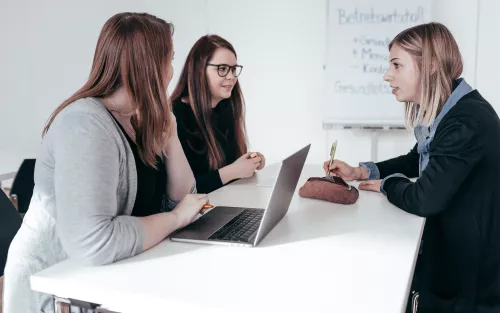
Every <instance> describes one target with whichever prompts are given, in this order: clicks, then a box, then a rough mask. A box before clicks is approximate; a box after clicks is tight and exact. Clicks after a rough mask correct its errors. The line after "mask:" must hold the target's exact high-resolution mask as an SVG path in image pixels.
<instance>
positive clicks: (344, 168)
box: [323, 160, 363, 181]
mask: <svg viewBox="0 0 500 313" xmlns="http://www.w3.org/2000/svg"><path fill="white" fill-rule="evenodd" d="M329 163H330V161H325V163H323V169H324V170H325V173H326V172H328V175H331V176H339V177H340V178H342V179H343V180H345V181H352V180H359V179H362V174H363V173H362V171H361V168H360V167H352V166H350V165H349V164H347V163H345V162H343V161H339V160H334V161H333V163H332V165H331V166H330V168H328V165H329Z"/></svg>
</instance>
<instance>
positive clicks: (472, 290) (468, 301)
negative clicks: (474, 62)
mask: <svg viewBox="0 0 500 313" xmlns="http://www.w3.org/2000/svg"><path fill="white" fill-rule="evenodd" d="M377 166H378V169H379V171H380V176H381V178H384V177H387V176H388V175H390V174H393V173H402V174H405V175H406V176H408V177H417V176H418V171H419V155H418V152H417V147H416V146H415V147H414V148H413V149H412V150H411V152H410V153H408V154H407V155H404V156H400V157H398V158H394V159H391V160H388V161H384V162H380V163H378V164H377ZM499 178H500V120H499V118H498V116H497V114H496V113H495V110H494V109H493V107H492V106H491V105H490V104H489V103H488V102H487V101H486V100H485V99H483V97H482V96H481V95H480V94H479V92H478V91H477V90H474V91H472V92H470V93H469V94H467V95H465V96H464V97H463V98H462V99H460V100H459V101H458V102H457V104H456V105H455V106H454V107H453V108H452V109H451V110H450V111H449V112H448V113H447V114H446V115H445V116H444V117H443V119H442V120H441V123H440V124H439V126H438V128H437V130H436V133H435V136H434V139H433V140H432V142H431V144H430V149H429V163H428V165H427V166H426V168H425V169H424V170H423V171H422V173H421V174H420V177H419V178H418V179H417V181H416V182H415V183H413V182H411V181H410V180H408V179H406V178H400V177H394V178H389V179H387V181H386V182H385V185H384V190H385V191H386V192H387V197H388V199H389V201H390V202H391V203H393V204H395V205H396V206H398V207H399V208H401V209H403V210H404V211H406V212H409V213H412V214H416V215H419V216H423V217H426V218H427V219H426V223H425V228H424V233H423V238H422V240H423V241H422V252H421V255H419V257H418V260H417V265H416V269H415V275H414V281H413V288H414V289H415V290H416V291H418V292H420V296H419V306H418V312H419V313H420V312H464V313H465V312H482V313H486V312H500V180H499Z"/></svg>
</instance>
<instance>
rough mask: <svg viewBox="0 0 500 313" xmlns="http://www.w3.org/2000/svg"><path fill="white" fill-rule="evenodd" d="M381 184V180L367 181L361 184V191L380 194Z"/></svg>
mask: <svg viewBox="0 0 500 313" xmlns="http://www.w3.org/2000/svg"><path fill="white" fill-rule="evenodd" d="M380 184H382V180H381V179H376V180H366V181H362V182H360V183H359V189H360V190H367V191H375V192H380Z"/></svg>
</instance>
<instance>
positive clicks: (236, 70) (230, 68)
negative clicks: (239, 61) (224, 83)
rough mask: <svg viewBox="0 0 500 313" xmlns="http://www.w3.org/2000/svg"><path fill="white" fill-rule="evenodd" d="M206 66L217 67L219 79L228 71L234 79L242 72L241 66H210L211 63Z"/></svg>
mask: <svg viewBox="0 0 500 313" xmlns="http://www.w3.org/2000/svg"><path fill="white" fill-rule="evenodd" d="M207 65H209V66H215V67H217V74H219V76H220V77H226V76H227V74H229V71H231V72H233V75H234V77H238V76H240V74H241V70H243V66H242V65H234V66H230V65H229V64H212V63H208V64H207Z"/></svg>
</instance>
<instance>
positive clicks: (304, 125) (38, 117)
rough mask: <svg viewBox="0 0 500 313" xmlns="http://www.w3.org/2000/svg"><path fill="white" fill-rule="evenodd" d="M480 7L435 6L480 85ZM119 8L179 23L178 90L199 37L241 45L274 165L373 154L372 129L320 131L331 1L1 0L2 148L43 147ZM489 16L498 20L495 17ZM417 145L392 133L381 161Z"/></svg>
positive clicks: (383, 139) (250, 103) (250, 96)
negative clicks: (47, 128) (47, 129)
mask: <svg viewBox="0 0 500 313" xmlns="http://www.w3.org/2000/svg"><path fill="white" fill-rule="evenodd" d="M339 1H340V0H339ZM477 1H479V0H455V1H451V0H436V1H434V3H435V7H434V12H433V16H434V17H435V20H438V21H441V22H444V23H445V24H446V25H448V26H449V27H450V29H451V30H452V32H453V33H454V35H455V36H456V38H457V41H458V43H459V45H460V47H461V49H462V53H463V56H464V61H465V64H466V66H465V71H464V75H465V77H466V78H467V79H468V81H469V82H470V83H471V84H473V85H474V84H475V83H476V82H475V80H474V78H475V73H476V45H475V43H476V37H477V36H476V35H475V34H476V30H477V24H478V23H477V7H478V2H477ZM481 1H483V2H488V1H489V3H490V6H491V5H492V4H493V3H494V2H495V0H481ZM450 8H453V10H452V9H450ZM495 9H496V10H497V11H496V12H499V8H495ZM120 11H146V12H149V13H152V14H155V15H157V16H159V17H161V18H164V19H165V20H167V21H171V22H173V23H174V25H175V35H174V41H175V50H176V59H175V61H174V66H175V74H174V80H173V82H172V85H171V86H170V88H169V89H170V90H172V89H173V86H174V85H175V83H176V82H177V78H178V74H179V72H180V70H181V68H182V65H183V62H184V60H185V57H186V55H187V53H188V51H189V49H190V47H191V46H192V44H194V42H195V41H196V39H198V38H199V37H200V36H202V35H203V34H205V33H207V32H210V33H217V34H220V35H222V36H223V37H225V38H226V39H228V40H229V41H230V42H232V43H233V45H234V46H235V48H236V50H237V52H238V57H239V63H241V64H243V65H244V70H243V74H242V76H241V78H240V80H241V84H242V88H243V91H244V95H245V97H246V100H247V127H248V132H249V137H250V145H251V149H253V150H259V151H261V152H263V153H264V154H265V155H266V156H267V158H268V160H269V161H276V160H279V159H281V158H283V157H285V156H286V155H287V154H289V153H290V152H292V151H293V150H294V149H296V148H298V147H300V146H301V145H303V144H305V143H309V142H311V143H312V150H311V152H310V155H309V159H308V162H309V163H320V162H322V161H323V160H324V159H326V158H327V157H328V145H329V144H330V143H331V141H332V140H333V139H337V140H339V147H338V150H337V157H338V158H342V159H345V160H347V161H348V162H350V163H354V162H357V161H360V160H368V159H369V158H370V134H369V133H366V132H359V131H330V132H328V133H327V132H326V131H324V130H323V129H322V123H321V122H322V112H321V93H322V90H323V89H322V88H323V65H324V62H325V45H326V42H325V40H326V33H325V32H326V14H327V12H326V0H294V1H291V0H288V1H286V0H272V1H242V0H190V1H182V0H163V1H161V0H143V1H142V2H139V1H132V0H120V1H119V0H110V1H97V0H88V1H84V2H76V1H64V0H45V1H40V0H15V1H14V0H1V2H0V43H1V49H0V94H1V95H2V97H1V99H2V100H1V101H0V142H2V143H8V144H9V146H14V147H15V146H17V147H18V148H22V149H26V148H31V147H34V146H36V145H37V144H38V143H39V142H40V140H41V137H40V134H41V131H42V128H43V125H44V123H45V121H46V119H47V118H48V116H49V114H50V113H51V112H52V111H53V110H54V108H55V107H56V106H57V105H58V104H59V103H61V102H62V101H63V100H64V99H65V98H66V97H68V96H69V95H70V94H72V93H73V92H74V91H76V90H77V89H78V88H79V87H80V86H81V85H82V84H83V83H84V81H85V80H86V78H87V76H88V74H89V70H90V65H91V62H92V56H93V51H94V48H95V44H96V41H97V37H98V34H99V31H100V29H101V27H102V25H103V23H104V22H105V20H106V19H107V18H109V17H110V16H111V15H112V14H114V13H117V12H120ZM484 14H485V15H488V17H489V18H490V20H493V19H494V14H493V12H492V11H489V12H484ZM491 31H493V30H491ZM490 41H491V40H490ZM497 55H498V54H497ZM491 57H493V56H491ZM495 62H496V61H495V60H494V59H493V60H491V63H488V64H493V63H495ZM483 64H485V63H483ZM480 65H481V63H480ZM481 66H482V67H483V68H486V66H485V65H481ZM495 67H496V66H495ZM494 74H495V72H494V71H492V70H487V69H485V70H483V74H481V75H482V76H480V77H479V76H478V78H477V81H478V82H491V81H493V80H494V78H495V77H494V76H493V75H494ZM381 79H382V77H381ZM490 85H491V84H490ZM491 86H492V85H491ZM491 90H493V89H491ZM488 92H490V91H488ZM499 104H500V103H499ZM13 137H15V139H13ZM413 144H414V139H413V137H412V134H409V133H404V132H398V133H384V134H382V135H381V136H380V139H379V155H378V158H379V159H384V158H388V157H391V156H394V155H396V154H400V153H405V152H406V151H408V149H410V148H411V147H412V145H413Z"/></svg>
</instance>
